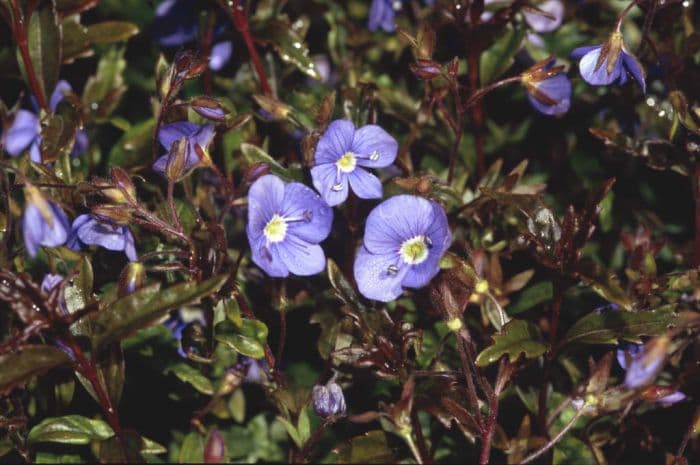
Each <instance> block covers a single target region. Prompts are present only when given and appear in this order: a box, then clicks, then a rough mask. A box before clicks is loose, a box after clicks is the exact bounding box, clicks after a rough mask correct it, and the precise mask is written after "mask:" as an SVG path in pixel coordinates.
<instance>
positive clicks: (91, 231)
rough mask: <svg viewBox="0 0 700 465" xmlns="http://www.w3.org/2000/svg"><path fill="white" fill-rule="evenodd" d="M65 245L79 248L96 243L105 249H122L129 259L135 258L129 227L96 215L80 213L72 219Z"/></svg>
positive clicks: (134, 248) (119, 250) (133, 259)
mask: <svg viewBox="0 0 700 465" xmlns="http://www.w3.org/2000/svg"><path fill="white" fill-rule="evenodd" d="M66 245H67V246H68V247H70V248H71V249H73V250H80V249H81V248H82V246H85V245H97V246H100V247H104V248H105V249H107V250H114V251H116V252H121V251H124V253H125V254H126V256H127V258H128V259H129V260H131V261H135V260H136V259H137V256H136V247H135V246H134V236H133V235H132V234H131V230H129V227H128V226H125V225H124V226H123V225H118V224H115V223H112V222H111V221H109V220H107V219H106V218H102V217H98V216H96V215H90V214H85V215H80V216H79V217H77V218H76V219H75V220H73V224H72V225H71V232H70V237H69V238H68V243H67V244H66Z"/></svg>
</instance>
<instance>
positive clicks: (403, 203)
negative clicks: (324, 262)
mask: <svg viewBox="0 0 700 465" xmlns="http://www.w3.org/2000/svg"><path fill="white" fill-rule="evenodd" d="M451 241H452V237H451V233H450V229H449V226H448V224H447V216H446V215H445V210H444V209H443V208H442V207H441V206H440V205H439V204H438V203H436V202H432V201H429V200H426V199H424V198H422V197H417V196H414V195H397V196H395V197H392V198H390V199H388V200H385V201H384V202H382V203H381V204H379V205H378V206H377V207H375V208H374V210H372V211H371V212H370V214H369V217H368V218H367V224H366V226H365V237H364V244H363V246H362V247H361V248H360V250H359V252H358V253H357V257H356V258H355V266H354V274H355V281H356V282H357V287H358V288H359V290H360V292H361V293H362V295H364V296H365V297H367V298H370V299H375V300H381V301H383V302H388V301H390V300H394V299H396V298H397V297H399V296H400V295H401V293H402V287H410V288H420V287H423V286H425V285H426V284H428V283H429V282H430V280H431V279H433V277H434V276H435V275H436V274H437V273H438V271H439V262H440V258H442V256H443V254H444V253H445V251H447V249H448V248H449V246H450V243H451Z"/></svg>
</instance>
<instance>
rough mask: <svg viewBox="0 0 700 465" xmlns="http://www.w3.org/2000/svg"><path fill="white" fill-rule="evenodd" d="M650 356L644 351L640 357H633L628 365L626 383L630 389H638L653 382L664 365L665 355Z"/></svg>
mask: <svg viewBox="0 0 700 465" xmlns="http://www.w3.org/2000/svg"><path fill="white" fill-rule="evenodd" d="M648 359H649V357H647V356H646V354H644V353H642V354H641V355H640V356H639V357H632V359H631V361H630V363H629V366H628V367H627V375H626V376H625V385H626V386H627V387H628V388H630V389H636V388H638V387H641V386H644V385H646V384H649V383H651V382H652V381H653V380H654V378H655V377H656V374H657V373H658V371H659V370H660V369H661V366H662V365H663V362H664V358H663V357H655V358H652V359H651V360H648Z"/></svg>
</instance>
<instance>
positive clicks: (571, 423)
mask: <svg viewBox="0 0 700 465" xmlns="http://www.w3.org/2000/svg"><path fill="white" fill-rule="evenodd" d="M584 410H585V409H584V408H583V407H582V408H580V409H579V410H578V411H577V412H576V414H575V415H574V416H573V417H572V418H571V420H569V422H568V423H567V424H566V426H564V427H563V428H562V429H561V431H559V432H558V433H557V434H556V436H554V437H553V438H552V439H550V440H549V441H548V442H547V444H545V445H544V446H542V447H541V448H540V449H538V450H537V451H535V452H533V453H532V454H530V455H528V456H527V457H525V458H524V459H523V460H522V461H521V462H520V464H519V465H525V464H526V463H530V462H532V461H533V460H535V459H536V458H537V457H539V456H540V455H542V454H544V453H545V452H547V451H548V450H549V449H551V448H552V447H554V445H555V444H556V443H558V442H559V441H560V440H561V438H563V437H564V435H565V434H566V433H568V432H569V430H570V429H571V428H573V426H574V423H576V420H578V419H579V417H580V416H581V415H583V412H584Z"/></svg>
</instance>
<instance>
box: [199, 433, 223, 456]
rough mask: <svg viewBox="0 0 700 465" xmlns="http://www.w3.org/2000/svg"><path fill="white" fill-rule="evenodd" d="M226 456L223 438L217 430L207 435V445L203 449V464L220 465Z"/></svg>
mask: <svg viewBox="0 0 700 465" xmlns="http://www.w3.org/2000/svg"><path fill="white" fill-rule="evenodd" d="M225 455H226V447H225V445H224V438H223V437H222V436H221V433H220V432H219V431H218V430H214V431H212V432H211V434H210V435H209V439H208V440H207V445H206V447H205V448H204V463H222V462H223V461H224V456H225Z"/></svg>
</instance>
